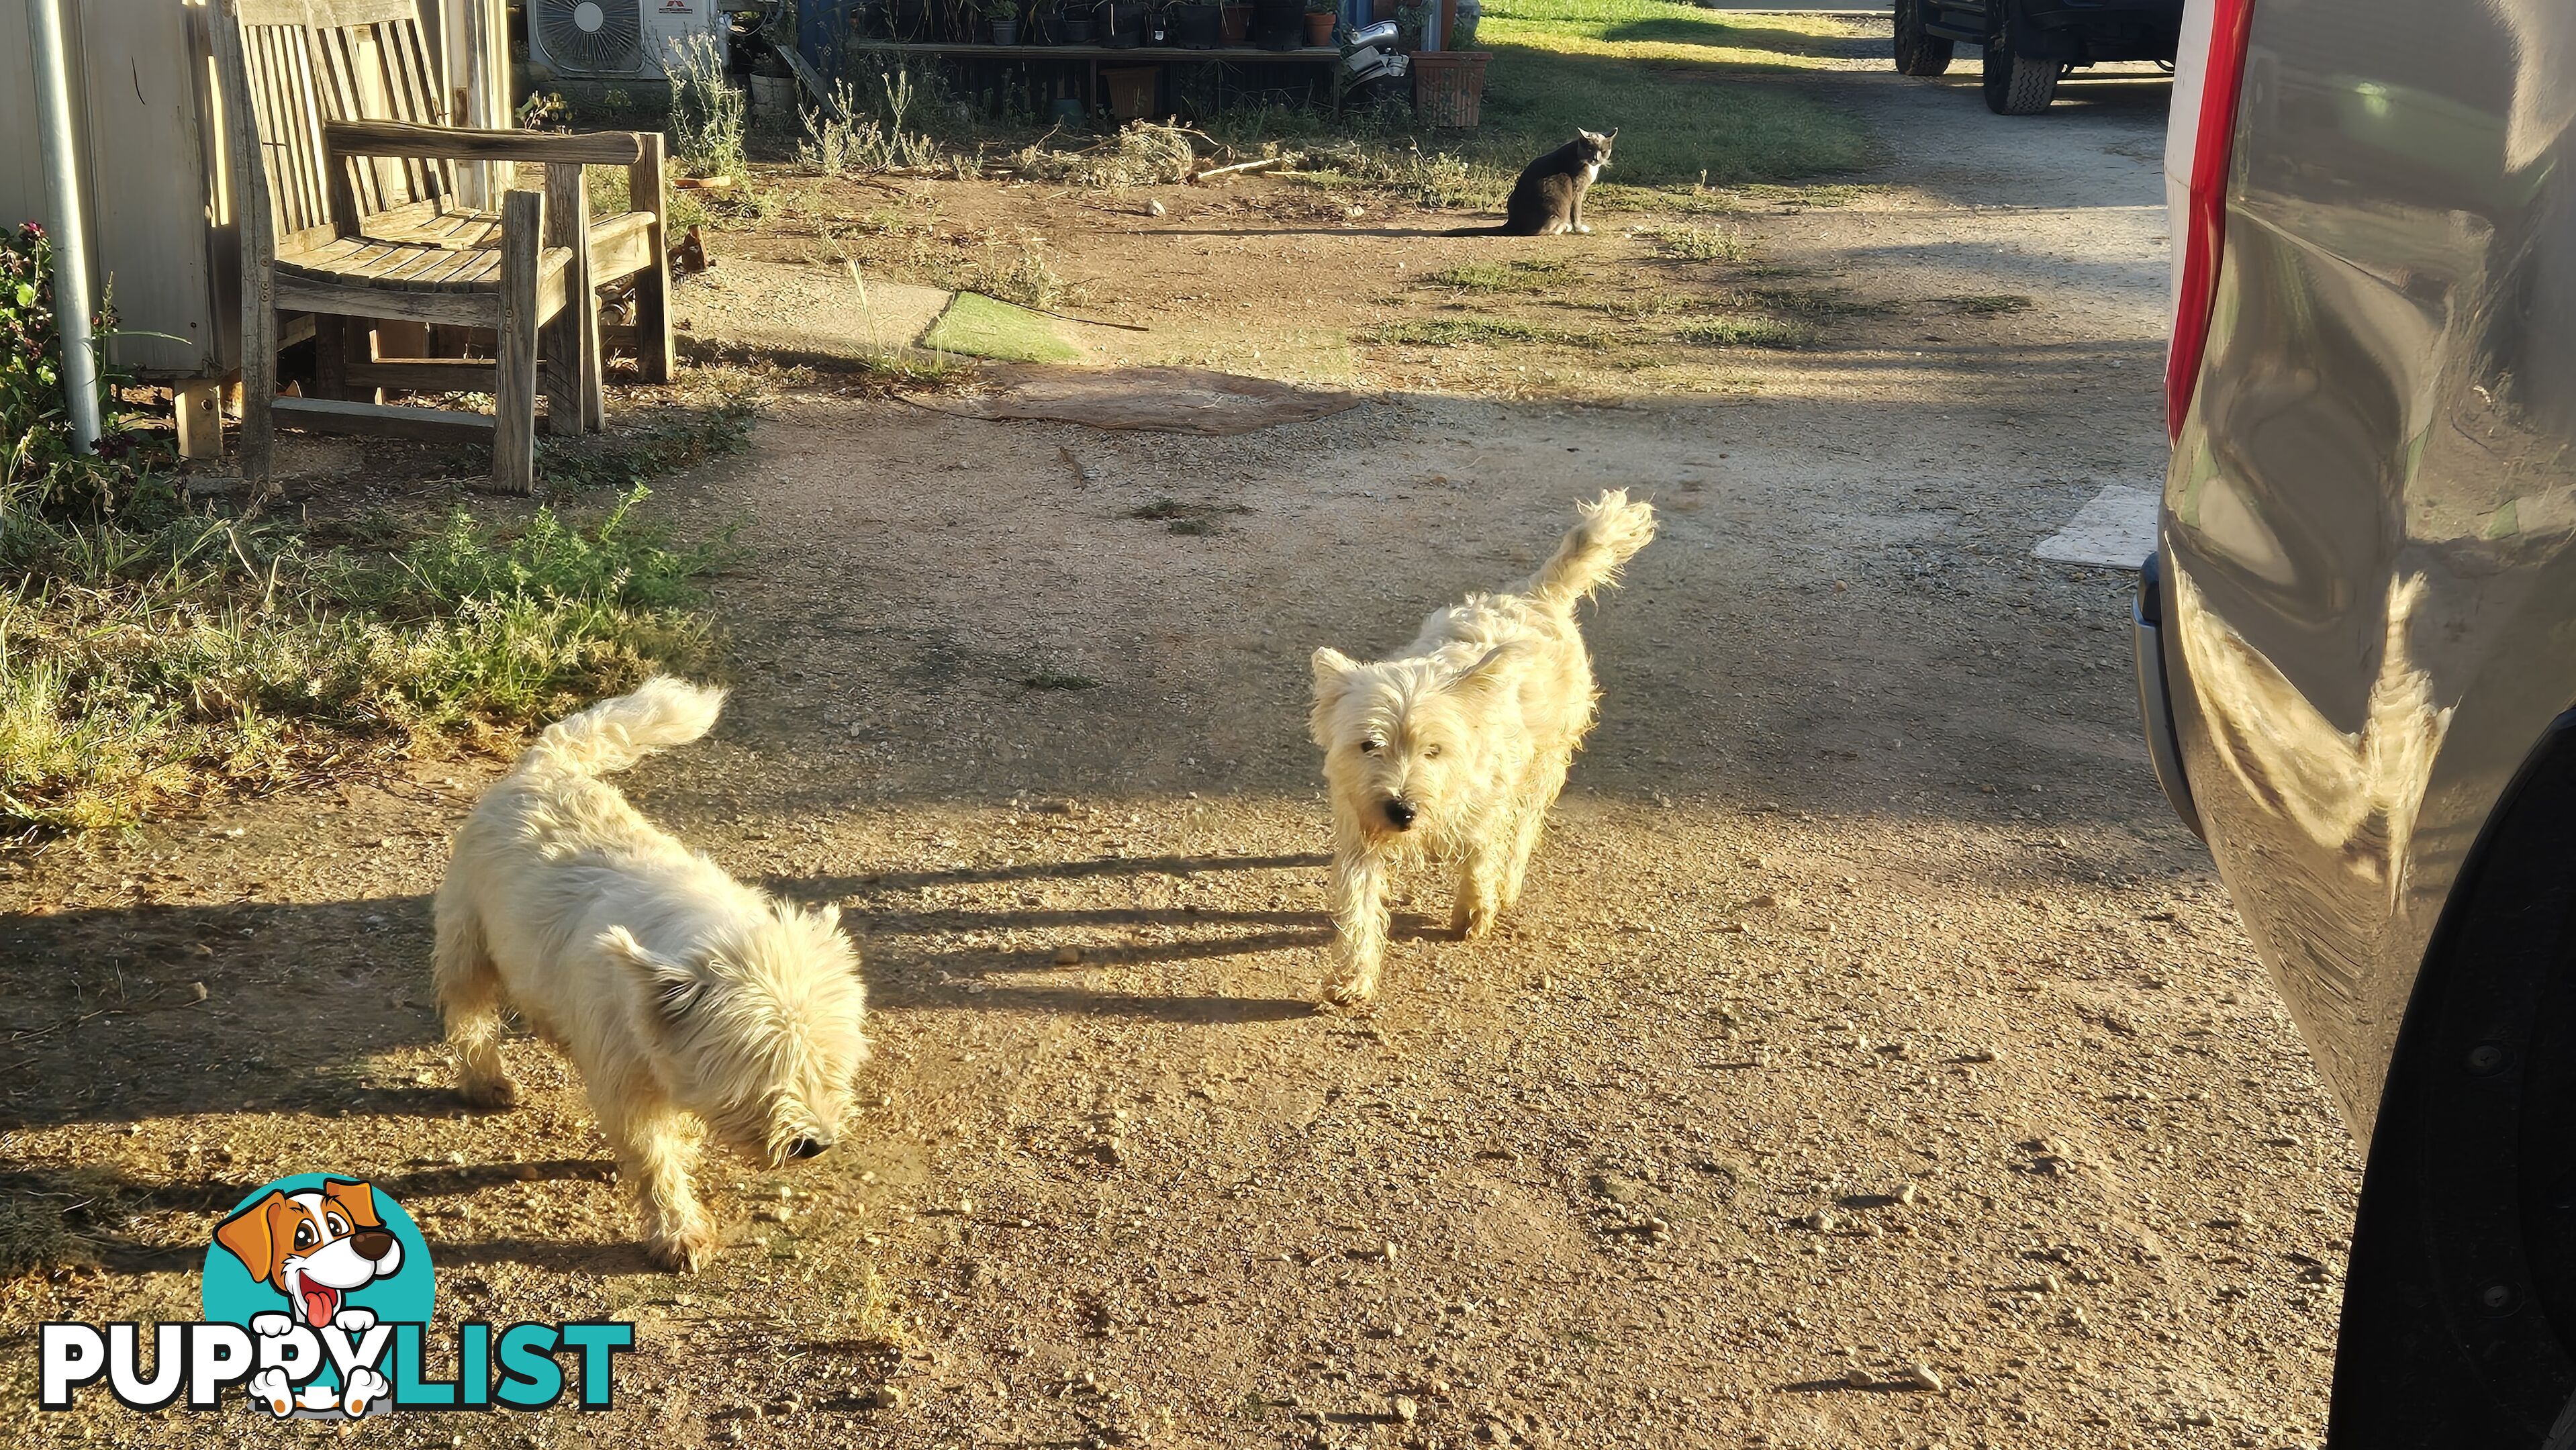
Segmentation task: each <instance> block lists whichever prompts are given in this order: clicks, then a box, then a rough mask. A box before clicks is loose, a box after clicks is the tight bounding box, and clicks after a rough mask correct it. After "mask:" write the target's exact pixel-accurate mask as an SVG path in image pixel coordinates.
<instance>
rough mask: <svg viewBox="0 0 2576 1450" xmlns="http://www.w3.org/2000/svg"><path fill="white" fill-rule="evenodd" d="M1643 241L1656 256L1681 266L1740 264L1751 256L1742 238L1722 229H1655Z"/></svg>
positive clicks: (1751, 245) (1729, 230)
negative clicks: (1717, 263) (1646, 240)
mask: <svg viewBox="0 0 2576 1450" xmlns="http://www.w3.org/2000/svg"><path fill="white" fill-rule="evenodd" d="M1646 237H1647V239H1648V240H1650V241H1652V242H1653V243H1654V244H1655V250H1656V251H1657V252H1660V253H1662V254H1663V255H1664V256H1667V257H1671V258H1674V259H1676V260H1679V261H1684V262H1735V263H1741V262H1745V261H1749V260H1751V259H1752V256H1753V244H1752V243H1751V242H1749V241H1747V240H1745V237H1744V234H1743V233H1742V232H1739V231H1734V230H1731V229H1729V228H1725V227H1655V228H1652V229H1650V230H1649V231H1648V232H1647V233H1646Z"/></svg>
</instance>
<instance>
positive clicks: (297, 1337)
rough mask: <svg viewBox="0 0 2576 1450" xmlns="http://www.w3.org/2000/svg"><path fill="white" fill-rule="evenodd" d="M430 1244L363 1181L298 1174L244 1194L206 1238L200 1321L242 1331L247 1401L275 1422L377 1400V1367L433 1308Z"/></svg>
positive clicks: (382, 1400)
mask: <svg viewBox="0 0 2576 1450" xmlns="http://www.w3.org/2000/svg"><path fill="white" fill-rule="evenodd" d="M437 1293H438V1286H437V1280H436V1277H435V1275H434V1274H433V1272H432V1270H431V1268H430V1263H429V1245H428V1244H427V1243H425V1242H424V1241H423V1240H422V1239H421V1236H420V1229H419V1228H418V1227H416V1226H415V1225H414V1224H413V1223H412V1221H411V1215H409V1214H407V1213H405V1212H403V1208H402V1205H401V1204H399V1203H396V1202H395V1201H394V1200H393V1199H392V1198H390V1197H388V1196H387V1195H385V1194H383V1193H380V1192H378V1191H377V1190H376V1188H375V1187H374V1186H373V1185H372V1184H369V1183H367V1182H366V1181H365V1180H363V1179H358V1178H350V1177H346V1176H342V1175H338V1174H323V1173H299V1174H296V1175H294V1176H293V1177H290V1178H281V1179H278V1180H277V1181H276V1182H274V1183H271V1184H268V1185H267V1186H266V1187H263V1188H260V1189H257V1190H255V1191H253V1192H252V1193H251V1194H250V1196H248V1197H247V1198H244V1199H242V1200H241V1202H240V1203H238V1204H236V1205H235V1206H234V1208H233V1211H232V1212H231V1213H230V1214H227V1215H226V1216H225V1217H224V1219H223V1221H222V1222H221V1223H218V1224H217V1225H215V1236H214V1242H213V1243H211V1244H209V1245H207V1246H206V1275H205V1281H204V1297H205V1304H206V1320H207V1322H208V1323H215V1322H222V1323H226V1324H235V1325H239V1326H241V1327H242V1328H243V1329H244V1330H247V1331H248V1332H249V1341H250V1346H251V1351H252V1354H253V1357H254V1358H255V1360H256V1362H257V1367H256V1371H255V1372H254V1373H252V1374H251V1375H250V1377H249V1391H250V1396H251V1398H252V1400H253V1401H255V1402H257V1403H259V1404H263V1405H265V1406H267V1407H268V1409H269V1410H270V1411H271V1412H273V1413H274V1414H276V1415H277V1416H278V1417H279V1418H281V1419H282V1418H285V1417H287V1416H290V1415H308V1416H323V1417H329V1418H338V1417H343V1416H345V1417H348V1418H352V1419H354V1418H357V1417H359V1416H362V1415H365V1414H367V1413H369V1412H371V1411H373V1410H379V1409H384V1408H387V1407H388V1405H389V1400H390V1392H391V1384H390V1380H389V1376H387V1375H386V1374H385V1373H384V1371H383V1370H382V1369H381V1368H379V1366H380V1365H382V1364H384V1363H386V1362H387V1361H386V1353H387V1350H388V1349H389V1347H390V1346H391V1345H392V1344H393V1342H394V1340H395V1337H396V1336H397V1334H398V1333H410V1334H419V1333H422V1332H424V1331H423V1329H422V1328H414V1329H409V1330H404V1329H402V1328H401V1326H404V1325H413V1326H424V1327H425V1326H426V1325H428V1324H429V1322H430V1315H431V1312H432V1311H433V1310H434V1309H435V1307H436V1300H437Z"/></svg>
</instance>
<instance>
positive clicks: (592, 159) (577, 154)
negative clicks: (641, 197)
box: [322, 121, 644, 166]
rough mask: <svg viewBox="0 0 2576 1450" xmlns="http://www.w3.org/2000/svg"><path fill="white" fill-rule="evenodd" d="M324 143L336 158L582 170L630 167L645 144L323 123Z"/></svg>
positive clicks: (598, 137)
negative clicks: (552, 164)
mask: <svg viewBox="0 0 2576 1450" xmlns="http://www.w3.org/2000/svg"><path fill="white" fill-rule="evenodd" d="M322 134H323V139H324V141H325V143H326V144H328V145H329V146H330V148H331V150H332V151H334V152H335V153H343V152H344V153H347V154H349V155H353V156H358V155H364V156H420V157H428V158H431V159H435V160H440V161H569V162H576V163H578V164H580V165H584V166H632V165H634V164H635V163H636V161H637V160H638V159H640V158H641V157H642V156H643V154H644V143H643V141H642V140H641V139H640V138H638V137H637V135H636V134H635V133H634V132H632V131H576V132H571V133H568V134H564V135H556V134H553V133H549V132H540V131H469V130H466V129H464V128H462V127H455V126H418V125H413V124H411V123H409V122H404V121H326V122H324V123H323V126H322Z"/></svg>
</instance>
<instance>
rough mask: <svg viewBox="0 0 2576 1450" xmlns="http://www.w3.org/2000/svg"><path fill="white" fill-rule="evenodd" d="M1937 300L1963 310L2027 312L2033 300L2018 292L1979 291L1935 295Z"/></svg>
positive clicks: (1934, 299)
mask: <svg viewBox="0 0 2576 1450" xmlns="http://www.w3.org/2000/svg"><path fill="white" fill-rule="evenodd" d="M1932 300H1933V301H1935V302H1939V303H1942V304H1944V305H1946V306H1950V307H1955V308H1957V309H1958V310H1960V311H1961V312H1983V313H1997V312H2027V311H2029V310H2030V309H2031V306H2032V305H2033V304H2032V303H2031V300H2030V299H2029V298H2027V297H2024V296H2022V295H2021V294H2020V293H2018V292H1995V293H1978V294H1974V295H1970V296H1965V297H1935V298H1933V299H1932Z"/></svg>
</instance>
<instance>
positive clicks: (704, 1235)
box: [644, 1224, 724, 1274]
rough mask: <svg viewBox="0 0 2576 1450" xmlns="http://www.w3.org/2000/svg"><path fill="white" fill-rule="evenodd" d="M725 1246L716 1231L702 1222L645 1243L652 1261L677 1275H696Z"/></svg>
mask: <svg viewBox="0 0 2576 1450" xmlns="http://www.w3.org/2000/svg"><path fill="white" fill-rule="evenodd" d="M723 1247H724V1240H722V1239H720V1238H718V1237H717V1236H716V1231H715V1230H714V1229H712V1228H709V1227H707V1226H705V1225H703V1224H693V1225H691V1226H689V1227H687V1228H684V1229H680V1230H678V1231H676V1232H673V1233H667V1234H661V1235H658V1236H656V1237H655V1238H653V1239H652V1240H650V1241H649V1242H647V1243H646V1244H645V1245H644V1251H645V1252H646V1253H647V1254H650V1255H651V1256H652V1258H653V1262H654V1263H657V1264H659V1265H661V1266H662V1267H663V1268H666V1269H668V1270H670V1271H671V1272H673V1273H675V1274H694V1273H696V1272H697V1271H698V1270H700V1269H703V1268H705V1267H706V1266H707V1262H708V1261H709V1260H711V1259H713V1258H714V1257H715V1256H716V1251H717V1250H719V1249H721V1248H723Z"/></svg>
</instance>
